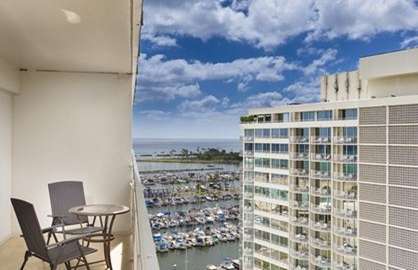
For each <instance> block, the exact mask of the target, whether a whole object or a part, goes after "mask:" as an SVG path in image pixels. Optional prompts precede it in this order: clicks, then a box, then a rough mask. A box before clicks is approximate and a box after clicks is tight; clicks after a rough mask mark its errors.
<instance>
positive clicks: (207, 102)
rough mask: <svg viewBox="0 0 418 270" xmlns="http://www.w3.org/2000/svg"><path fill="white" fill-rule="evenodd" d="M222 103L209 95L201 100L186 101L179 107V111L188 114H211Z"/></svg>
mask: <svg viewBox="0 0 418 270" xmlns="http://www.w3.org/2000/svg"><path fill="white" fill-rule="evenodd" d="M220 102H221V101H220V100H219V99H218V98H216V97H214V96H212V95H209V96H205V97H204V98H202V99H200V100H185V101H183V102H182V103H181V104H180V105H179V110H180V111H181V112H186V113H193V112H210V111H214V110H215V107H216V106H217V105H218V104H219V103H220Z"/></svg>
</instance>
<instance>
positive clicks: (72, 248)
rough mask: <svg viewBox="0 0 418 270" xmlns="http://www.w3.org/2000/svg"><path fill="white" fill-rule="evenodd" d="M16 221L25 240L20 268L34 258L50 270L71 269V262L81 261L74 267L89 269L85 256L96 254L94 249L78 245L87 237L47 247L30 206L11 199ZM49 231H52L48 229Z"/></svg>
mask: <svg viewBox="0 0 418 270" xmlns="http://www.w3.org/2000/svg"><path fill="white" fill-rule="evenodd" d="M11 202H12V205H13V208H14V211H15V213H16V216H17V220H18V222H19V225H20V229H21V230H22V234H23V238H24V239H25V242H26V246H27V251H26V253H25V258H24V261H23V264H22V266H21V268H20V269H21V270H23V269H24V267H25V265H26V263H27V261H28V259H29V257H31V256H34V257H37V258H39V259H41V260H42V261H44V262H47V263H48V264H49V265H50V267H51V270H56V269H57V267H58V265H60V264H63V263H64V264H65V266H66V269H67V270H69V269H71V260H77V262H79V261H81V262H83V264H79V263H77V265H76V266H75V267H74V268H75V269H77V268H78V267H80V266H85V267H86V268H87V269H88V270H89V269H90V267H89V264H88V262H87V259H86V257H85V256H86V255H89V254H92V253H94V252H96V250H95V249H93V248H89V247H84V246H82V245H80V243H79V240H80V239H82V238H85V237H86V236H87V235H80V236H78V237H73V238H69V239H65V240H63V241H60V242H57V243H54V244H52V245H47V244H46V243H45V239H44V237H43V232H45V230H44V231H43V230H42V229H41V226H40V225H39V221H38V217H37V216H36V212H35V209H34V207H33V205H32V204H30V203H28V202H26V201H23V200H19V199H15V198H12V199H11ZM49 230H54V228H50V229H49Z"/></svg>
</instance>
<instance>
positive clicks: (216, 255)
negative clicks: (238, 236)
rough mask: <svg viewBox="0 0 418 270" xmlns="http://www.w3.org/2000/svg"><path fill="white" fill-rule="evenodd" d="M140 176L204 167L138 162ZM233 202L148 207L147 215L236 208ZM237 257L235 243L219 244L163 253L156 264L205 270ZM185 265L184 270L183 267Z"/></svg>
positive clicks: (164, 267) (171, 269)
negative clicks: (211, 208) (192, 208)
mask: <svg viewBox="0 0 418 270" xmlns="http://www.w3.org/2000/svg"><path fill="white" fill-rule="evenodd" d="M212 166H216V168H222V169H223V170H225V171H237V170H239V166H237V165H219V164H213V165H212ZM138 167H139V171H140V173H141V172H142V173H146V172H147V171H156V170H187V169H205V168H208V164H196V163H193V164H187V163H160V162H139V163H138ZM238 203H239V202H238V201H237V200H231V201H218V202H204V203H200V204H196V205H180V206H167V207H159V208H150V209H149V212H150V214H155V213H157V212H158V211H179V210H183V211H187V210H189V209H190V208H191V207H194V208H206V207H229V206H232V205H234V204H235V205H236V204H238ZM238 257H239V241H233V242H220V243H218V244H216V245H214V246H211V247H202V248H189V249H187V251H186V250H170V251H169V252H166V253H158V261H159V264H160V269H161V270H174V269H176V270H186V269H187V270H206V266H207V265H209V264H221V263H222V262H223V261H224V260H225V259H227V258H234V259H235V258H238ZM186 262H187V267H186Z"/></svg>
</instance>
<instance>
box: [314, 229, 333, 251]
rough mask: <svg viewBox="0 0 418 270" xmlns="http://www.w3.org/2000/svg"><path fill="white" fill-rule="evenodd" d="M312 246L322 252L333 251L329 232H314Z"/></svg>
mask: <svg viewBox="0 0 418 270" xmlns="http://www.w3.org/2000/svg"><path fill="white" fill-rule="evenodd" d="M310 244H311V246H312V247H313V248H316V249H320V250H330V249H331V235H330V233H327V232H317V231H312V232H311V237H310Z"/></svg>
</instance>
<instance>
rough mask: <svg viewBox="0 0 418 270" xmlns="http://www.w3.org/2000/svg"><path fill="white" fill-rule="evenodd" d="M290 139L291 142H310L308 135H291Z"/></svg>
mask: <svg viewBox="0 0 418 270" xmlns="http://www.w3.org/2000/svg"><path fill="white" fill-rule="evenodd" d="M289 139H290V142H291V143H309V137H308V136H290V137H289Z"/></svg>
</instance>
